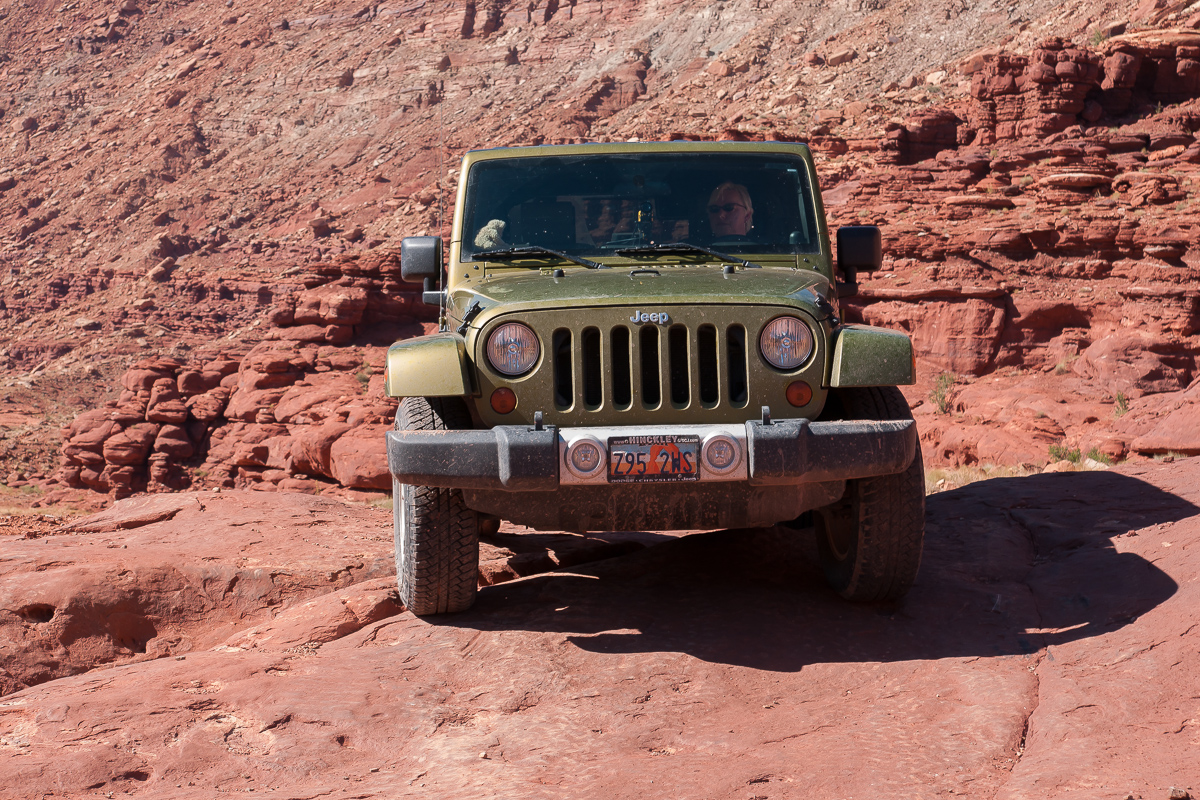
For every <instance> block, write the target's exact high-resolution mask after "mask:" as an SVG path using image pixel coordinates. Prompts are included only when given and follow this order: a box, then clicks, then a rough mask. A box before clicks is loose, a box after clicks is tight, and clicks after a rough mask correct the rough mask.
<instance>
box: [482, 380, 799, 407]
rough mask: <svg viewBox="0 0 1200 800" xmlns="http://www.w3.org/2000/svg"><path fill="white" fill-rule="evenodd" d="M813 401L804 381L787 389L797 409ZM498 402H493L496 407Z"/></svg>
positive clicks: (795, 383) (789, 399)
mask: <svg viewBox="0 0 1200 800" xmlns="http://www.w3.org/2000/svg"><path fill="white" fill-rule="evenodd" d="M810 400H812V387H811V386H809V385H808V384H807V383H805V382H804V381H792V382H791V383H789V384H788V387H787V401H788V402H789V403H791V404H792V405H794V406H795V407H796V408H800V407H801V406H806V405H808V403H809V401H810ZM495 403H496V401H495V400H493V401H492V405H495Z"/></svg>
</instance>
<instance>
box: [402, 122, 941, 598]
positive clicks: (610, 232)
mask: <svg viewBox="0 0 1200 800" xmlns="http://www.w3.org/2000/svg"><path fill="white" fill-rule="evenodd" d="M816 178H817V175H816V171H815V169H814V167H813V161H812V155H811V153H810V152H809V150H808V147H807V146H805V145H803V144H792V143H783V142H761V143H754V142H718V143H712V142H663V143H621V144H588V145H566V146H552V147H551V146H543V147H519V148H506V149H496V150H481V151H474V152H470V153H467V155H466V156H465V157H464V158H463V165H462V174H461V180H460V182H459V186H458V197H457V200H456V204H455V215H454V225H453V229H452V233H451V240H450V247H449V258H448V259H446V260H445V262H443V257H442V240H441V239H440V238H438V237H432V236H422V237H410V238H406V239H405V240H404V241H403V242H402V244H401V270H402V275H403V277H404V279H405V280H407V281H422V282H423V283H424V300H425V302H426V303H431V304H437V305H439V306H440V307H441V310H442V313H441V325H440V332H439V333H435V334H431V335H428V336H421V337H417V338H415V339H406V340H404V341H400V342H397V343H396V344H394V345H392V347H391V348H390V349H389V351H388V360H387V390H388V393H389V394H390V395H392V396H393V397H399V398H402V400H401V402H400V406H399V410H398V411H397V414H396V427H395V430H394V431H391V432H389V433H388V434H387V450H388V466H389V468H390V470H391V473H392V476H393V486H394V489H395V493H394V502H393V507H394V509H395V511H394V516H395V544H396V570H397V573H398V576H399V584H400V595H401V597H402V598H403V600H404V602H405V604H406V605H407V607H408V608H409V609H410V610H411V611H412V612H413V613H415V614H421V615H425V614H439V613H444V612H452V611H462V610H464V609H466V608H468V607H470V605H471V604H472V602H474V599H475V592H476V584H477V580H478V572H479V565H478V561H479V535H480V531H481V530H495V528H496V526H497V525H498V524H499V521H500V520H502V519H504V520H509V521H511V522H514V523H518V524H521V525H526V526H529V527H531V528H535V529H543V530H566V531H612V530H685V529H706V528H749V527H762V526H770V525H775V524H778V523H785V524H788V525H789V527H791V528H793V529H796V530H805V529H809V528H811V529H812V530H813V531H814V533H815V535H816V537H817V545H818V550H819V552H820V558H821V562H822V566H823V568H824V571H825V574H826V576H827V578H828V581H829V583H830V585H831V586H832V587H833V588H834V589H835V590H837V591H838V592H839V593H840V594H841V595H842V596H843V597H845V598H847V599H850V600H855V601H878V600H892V599H896V598H899V597H900V596H902V595H903V594H904V593H905V591H907V590H908V588H909V586H911V584H912V582H913V580H914V578H915V577H916V574H917V568H918V566H919V564H920V560H921V547H922V541H923V538H924V515H925V493H924V486H925V482H924V473H923V467H922V462H921V454H920V448H919V444H918V441H917V431H916V427H915V423H914V422H913V419H912V415H911V413H910V412H909V409H908V404H907V403H906V402H905V400H904V398H903V396H902V395H901V394H900V392H899V391H898V390H897V389H896V388H895V387H896V386H897V385H901V384H911V383H913V381H914V361H913V350H912V343H911V341H910V340H909V339H908V337H907V336H905V335H903V334H900V333H895V332H892V331H888V330H883V329H880V328H874V327H868V326H865V325H852V324H846V323H845V322H843V321H842V319H841V317H840V312H839V308H838V298H839V296H841V297H844V296H847V295H850V294H853V293H854V292H855V291H856V289H857V284H856V276H857V273H859V272H862V271H867V270H877V269H879V267H880V262H881V258H882V256H881V249H880V235H879V229H878V228H876V227H873V226H851V227H844V228H840V229H839V230H838V232H837V240H838V255H837V267H838V269H839V270H840V272H841V278H842V279H841V280H838V279H837V277H836V276H835V272H834V259H833V255H832V252H831V247H830V241H829V231H828V229H827V226H826V222H825V212H824V208H823V206H822V204H821V195H820V192H819V190H818V188H817V180H816Z"/></svg>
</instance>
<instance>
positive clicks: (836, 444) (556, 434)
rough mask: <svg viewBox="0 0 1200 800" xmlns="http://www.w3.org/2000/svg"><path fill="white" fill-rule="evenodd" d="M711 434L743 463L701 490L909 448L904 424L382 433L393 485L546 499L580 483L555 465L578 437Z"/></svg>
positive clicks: (902, 461) (853, 467) (896, 467)
mask: <svg viewBox="0 0 1200 800" xmlns="http://www.w3.org/2000/svg"><path fill="white" fill-rule="evenodd" d="M717 432H719V433H725V434H729V435H731V436H732V437H733V438H735V439H736V440H737V441H738V442H739V443H740V444H741V446H742V447H743V452H742V464H741V465H740V466H739V469H737V470H735V471H734V472H732V473H730V474H726V475H714V474H711V473H706V472H705V470H704V468H703V465H702V468H701V474H700V481H699V482H700V483H715V482H725V483H728V482H731V481H742V482H745V483H747V484H749V485H751V486H785V485H789V484H802V483H819V482H824V481H837V480H848V479H852V478H869V477H873V476H876V475H890V474H893V473H897V472H901V471H903V470H904V469H905V468H907V467H908V465H909V464H911V463H912V460H913V457H914V455H915V454H916V449H917V429H916V423H915V422H913V420H888V421H875V420H852V421H837V422H812V421H810V420H807V419H794V420H776V421H773V422H770V423H766V424H764V423H763V422H761V421H758V420H751V421H748V422H746V423H745V424H744V426H742V425H659V426H636V427H622V428H564V429H559V428H557V427H555V426H553V425H547V426H545V427H544V428H543V429H542V430H535V429H534V428H531V427H528V426H524V425H498V426H496V427H494V428H491V429H490V430H466V431H389V432H388V434H387V450H388V468H389V469H390V470H391V473H392V475H393V476H394V477H395V478H396V480H398V481H399V482H401V483H407V484H413V485H416V486H439V487H444V488H452V489H475V490H500V491H507V492H549V491H555V490H557V489H558V488H559V487H560V485H580V484H582V483H588V482H584V481H579V480H577V479H574V476H572V475H571V473H570V471H569V470H568V469H567V468H566V466H565V463H564V460H563V459H564V457H565V452H566V447H567V445H568V443H569V442H570V441H573V440H574V439H575V438H577V437H579V436H582V435H591V436H595V437H596V438H599V439H600V440H601V441H605V440H606V438H607V437H608V436H612V435H664V434H698V435H699V436H700V437H701V438H702V439H703V438H704V437H705V436H706V435H708V434H711V433H717ZM591 483H599V484H600V485H603V486H608V487H611V488H612V489H614V490H618V491H619V490H620V487H622V486H628V484H609V483H608V482H607V479H606V478H604V477H603V475H602V476H601V477H600V478H599V479H598V480H596V481H591ZM671 485H673V486H678V485H679V484H671ZM693 485H694V484H693Z"/></svg>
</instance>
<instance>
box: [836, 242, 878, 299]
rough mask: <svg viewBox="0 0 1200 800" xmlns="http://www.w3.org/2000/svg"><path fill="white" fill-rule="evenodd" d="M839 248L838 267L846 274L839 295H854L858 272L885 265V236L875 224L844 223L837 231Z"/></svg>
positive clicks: (869, 270) (839, 288) (856, 290)
mask: <svg viewBox="0 0 1200 800" xmlns="http://www.w3.org/2000/svg"><path fill="white" fill-rule="evenodd" d="M837 248H838V254H837V260H838V269H840V270H841V271H842V274H843V275H844V276H846V282H845V283H844V284H838V297H852V296H853V295H855V294H857V293H858V273H860V272H874V271H876V270H877V269H879V268H880V267H882V266H883V237H882V236H880V235H879V228H877V227H876V226H874V225H844V226H842V227H841V228H838V231H837Z"/></svg>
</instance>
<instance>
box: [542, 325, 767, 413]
mask: <svg viewBox="0 0 1200 800" xmlns="http://www.w3.org/2000/svg"><path fill="white" fill-rule="evenodd" d="M576 340H577V341H578V343H579V344H578V346H577V347H576V346H574V343H575V341H576ZM552 342H553V348H552V351H553V371H554V408H555V410H556V411H569V410H572V409H576V410H578V409H584V410H588V411H595V410H597V409H600V408H603V407H610V408H612V409H613V410H614V411H629V410H631V409H634V408H641V409H644V410H653V409H657V408H660V407H662V406H663V405H664V398H665V402H666V403H667V404H669V405H670V407H672V408H676V409H682V408H687V407H688V406H690V405H691V404H692V401H693V395H695V399H698V400H699V404H700V406H701V407H703V408H713V407H715V406H718V405H726V406H729V407H731V408H743V407H745V405H746V400H747V391H746V389H747V382H748V381H747V375H746V329H745V327H743V326H742V325H741V323H736V322H735V323H731V324H728V325H726V326H722V327H721V328H718V326H717V325H716V324H712V323H705V324H702V325H700V326H699V327H697V328H696V329H694V330H693V329H691V328H689V327H688V326H686V325H679V324H676V325H670V326H668V327H665V328H664V327H659V326H657V325H642V326H641V327H640V329H639V330H638V331H637V333H636V334H634V333H633V332H632V331H631V329H630V326H627V325H616V326H613V327H611V328H607V329H601V328H598V327H595V326H588V327H585V328H583V329H582V330H580V331H578V332H576V331H573V330H570V329H567V328H559V329H558V330H556V331H554V334H553V337H552Z"/></svg>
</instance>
